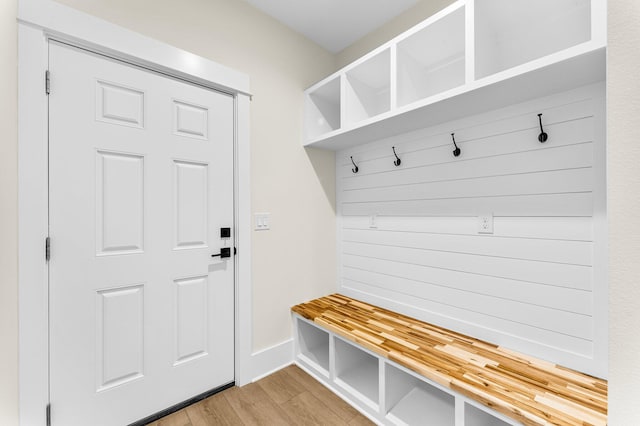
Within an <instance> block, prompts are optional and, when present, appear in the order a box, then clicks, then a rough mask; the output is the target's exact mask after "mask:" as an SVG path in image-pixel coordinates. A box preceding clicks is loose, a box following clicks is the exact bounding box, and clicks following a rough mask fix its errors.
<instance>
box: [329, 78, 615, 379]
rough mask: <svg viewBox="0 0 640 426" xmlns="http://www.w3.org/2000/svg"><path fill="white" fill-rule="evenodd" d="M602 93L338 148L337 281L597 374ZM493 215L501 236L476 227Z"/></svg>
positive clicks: (580, 93)
mask: <svg viewBox="0 0 640 426" xmlns="http://www.w3.org/2000/svg"><path fill="white" fill-rule="evenodd" d="M603 92H604V87H603V85H594V86H588V87H585V88H581V89H578V90H575V91H572V92H567V93H561V94H558V95H554V96H550V97H546V98H541V99H536V100H533V101H531V102H528V103H524V104H519V105H514V106H512V107H509V108H504V109H501V110H499V111H491V112H487V113H485V114H481V115H478V116H474V117H467V118H465V119H462V120H457V121H455V122H452V123H445V124H442V125H438V126H434V127H432V128H428V129H423V130H419V131H414V132H410V133H406V134H403V135H399V136H396V137H392V138H388V139H385V140H380V141H372V142H371V143H369V144H366V145H361V146H358V147H354V148H351V149H348V150H344V151H341V152H338V153H337V156H336V166H337V167H336V174H337V193H338V196H337V201H338V212H339V225H338V238H339V243H338V244H339V252H338V253H339V276H340V290H341V291H343V292H344V293H345V294H348V295H350V296H353V297H360V298H362V299H364V300H366V301H368V302H371V303H378V304H381V305H383V306H386V307H388V308H390V309H396V310H400V311H401V312H403V313H406V314H409V315H414V316H417V317H418V318H419V319H422V320H425V321H432V322H435V323H437V324H439V325H442V326H445V327H449V328H452V329H454V330H458V331H461V332H466V333H469V334H472V335H474V336H477V337H480V338H484V339H486V340H489V341H492V342H494V343H498V344H502V345H504V346H507V347H513V348H514V349H518V350H523V351H527V352H529V353H531V354H532V355H535V356H539V357H542V358H547V359H549V360H551V361H554V362H558V363H560V364H564V365H567V366H570V367H573V368H577V369H581V370H583V371H586V372H592V373H594V374H599V375H601V376H602V375H603V374H602V372H603V371H606V365H603V361H602V360H598V359H594V354H595V353H596V352H597V351H595V350H594V347H595V345H596V344H597V345H603V344H605V345H606V342H603V341H596V337H597V336H601V335H602V333H597V332H596V328H595V327H596V326H595V321H596V318H595V315H596V313H597V312H600V311H598V309H596V303H604V301H598V300H595V299H594V293H595V291H594V289H596V287H595V286H597V285H602V283H599V282H596V281H595V278H594V277H595V276H596V274H595V273H594V265H596V264H597V262H596V261H595V259H594V255H595V254H594V253H597V252H598V250H596V244H604V242H603V241H599V240H597V239H596V235H595V234H596V232H595V231H594V229H599V228H598V227H596V226H594V220H596V219H594V217H598V218H599V220H603V213H604V212H594V206H597V205H603V204H604V200H602V199H599V198H596V197H604V194H603V193H602V192H601V191H598V190H597V188H598V185H599V182H600V180H603V179H604V162H605V159H604V158H601V157H602V156H596V153H600V152H602V149H601V148H600V147H602V145H603V144H604V143H605V141H604V140H600V139H602V137H600V139H599V137H598V135H599V134H600V133H601V132H598V130H597V129H598V128H601V127H602V126H603V124H604V116H603V114H602V113H601V112H602V111H603V109H602V108H601V104H602V103H603V99H604V96H603ZM538 113H543V124H544V128H545V131H546V132H547V133H548V134H549V140H548V141H547V142H546V143H544V144H541V143H539V142H538V140H537V137H538V134H539V133H540V129H539V126H538V117H537V114H538ZM452 132H455V135H456V142H457V143H458V146H460V148H461V149H462V155H461V156H460V157H457V158H455V157H453V155H452V150H453V145H452V142H451V133H452ZM391 146H395V149H396V152H397V153H398V156H399V157H400V158H401V159H402V164H401V165H400V167H395V166H394V165H393V160H394V159H395V157H394V156H393V153H392V151H391ZM351 156H353V159H354V161H356V163H357V164H358V167H359V169H360V171H359V173H357V174H354V173H352V171H351V168H352V167H353V166H352V164H351V161H350V157H351ZM485 213H492V214H493V215H494V233H493V234H479V233H478V219H477V216H478V215H480V214H485ZM601 293H602V292H600V293H599V294H601Z"/></svg>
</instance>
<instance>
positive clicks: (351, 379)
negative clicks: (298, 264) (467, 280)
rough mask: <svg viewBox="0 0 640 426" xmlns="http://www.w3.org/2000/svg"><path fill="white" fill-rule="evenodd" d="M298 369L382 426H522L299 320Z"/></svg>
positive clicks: (301, 319)
mask: <svg viewBox="0 0 640 426" xmlns="http://www.w3.org/2000/svg"><path fill="white" fill-rule="evenodd" d="M293 318H294V327H295V339H294V340H295V342H296V349H295V351H296V353H295V361H296V364H297V365H298V366H300V367H301V368H302V369H304V370H305V371H306V372H308V373H309V374H311V375H312V376H313V377H315V378H316V379H317V380H319V381H320V382H322V383H323V384H324V385H325V386H327V387H328V388H329V389H331V390H332V391H333V392H334V393H336V394H337V395H339V396H340V397H342V398H343V399H344V400H345V401H347V402H349V403H350V404H351V405H353V406H354V407H356V408H357V409H358V410H359V411H361V412H362V413H363V414H365V415H366V416H367V417H369V418H370V419H371V420H373V421H375V422H376V423H378V424H382V425H433V426H508V425H520V423H518V422H516V421H514V420H512V419H509V418H507V417H505V416H503V415H501V414H499V413H497V412H494V411H491V410H490V409H488V408H487V407H485V406H483V405H481V404H478V403H477V402H475V401H472V400H470V399H468V398H466V397H464V396H462V395H460V394H457V393H455V392H454V391H452V390H450V389H447V388H445V387H442V386H440V385H438V384H437V383H434V382H432V381H430V380H429V379H427V378H425V377H423V376H420V375H418V374H416V373H414V372H413V371H410V370H408V369H406V368H404V367H402V366H400V365H398V364H396V363H395V362H393V361H390V360H388V359H385V358H382V357H380V356H379V355H377V354H375V353H373V352H370V351H368V350H366V349H364V348H363V347H362V346H358V345H355V344H353V343H351V342H349V341H347V340H344V339H343V338H341V337H339V336H337V335H336V334H334V333H332V332H330V331H327V330H325V329H321V328H319V327H317V326H316V325H315V324H313V323H311V322H310V321H308V320H306V319H304V318H302V317H300V316H298V315H294V316H293Z"/></svg>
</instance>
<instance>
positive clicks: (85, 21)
mask: <svg viewBox="0 0 640 426" xmlns="http://www.w3.org/2000/svg"><path fill="white" fill-rule="evenodd" d="M18 19H19V25H18V218H19V219H18V256H19V259H18V274H19V279H18V286H19V301H18V306H19V326H20V327H19V340H20V341H19V388H20V402H19V405H20V424H22V425H37V424H45V406H46V405H47V404H48V403H49V366H48V353H49V348H48V337H49V336H48V289H47V274H48V272H47V266H46V263H45V261H44V240H45V237H46V236H47V234H48V186H47V174H48V173H47V167H48V163H47V161H48V160H47V154H48V153H47V136H48V135H47V98H46V95H45V91H44V90H45V89H44V72H45V70H46V69H47V65H48V40H47V39H48V37H49V36H53V37H55V38H56V39H60V40H64V41H67V42H71V43H73V44H75V45H78V46H81V47H85V48H89V49H91V50H94V51H97V52H99V53H103V54H107V55H109V56H113V57H115V58H118V59H121V60H125V61H127V62H131V63H134V64H136V65H139V66H143V67H146V68H151V69H153V70H156V71H159V72H162V73H165V74H169V75H171V76H175V77H178V78H182V79H186V80H189V81H192V82H195V83H197V84H201V85H203V86H206V87H210V88H214V89H218V90H223V91H225V92H228V93H231V94H234V95H235V97H236V117H235V120H236V123H235V124H236V134H235V136H236V137H235V144H236V146H235V161H236V164H235V180H234V182H235V194H234V195H235V196H234V199H235V215H236V244H237V247H238V256H237V258H236V324H235V336H236V337H235V338H236V343H235V376H236V382H237V383H238V384H239V385H243V384H246V383H249V382H250V381H251V378H252V377H253V373H252V369H251V362H252V356H251V345H252V336H251V317H252V315H251V309H252V304H251V210H250V199H251V197H250V195H251V194H250V186H249V185H250V181H249V177H250V173H249V166H250V139H249V96H250V95H249V94H248V91H249V77H248V76H247V75H245V74H243V73H240V72H237V71H234V70H231V69H229V68H227V67H224V66H222V65H219V64H217V63H215V62H213V61H210V60H208V59H205V58H201V57H198V56H195V55H193V54H191V53H188V52H185V51H183V50H180V49H178V48H175V47H171V46H169V45H166V44H164V43H161V42H159V41H156V40H152V39H150V38H147V37H144V36H142V35H140V34H137V33H134V32H132V31H129V30H126V29H124V28H121V27H118V26H116V25H113V24H110V23H108V22H106V21H102V20H100V19H98V18H95V17H93V16H90V15H87V14H84V13H81V12H78V11H76V10H73V9H71V8H68V7H65V6H63V5H60V4H57V3H55V2H54V1H52V0H19V11H18Z"/></svg>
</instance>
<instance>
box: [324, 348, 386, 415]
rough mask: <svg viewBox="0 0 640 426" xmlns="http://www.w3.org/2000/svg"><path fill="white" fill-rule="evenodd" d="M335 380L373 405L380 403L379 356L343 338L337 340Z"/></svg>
mask: <svg viewBox="0 0 640 426" xmlns="http://www.w3.org/2000/svg"><path fill="white" fill-rule="evenodd" d="M335 357H336V361H335V363H336V364H335V365H336V367H335V372H336V374H335V380H336V383H337V384H338V385H340V386H342V387H343V388H345V389H346V390H347V391H349V392H350V393H352V394H354V395H355V396H356V397H358V398H360V399H362V401H363V402H364V403H365V404H367V405H369V406H372V407H377V405H378V395H379V383H378V376H379V374H378V364H379V362H378V358H377V357H375V356H373V355H370V354H368V353H367V352H365V351H363V350H362V349H359V348H357V347H355V346H353V345H351V344H349V343H346V342H344V341H343V340H342V339H339V338H337V339H336V340H335Z"/></svg>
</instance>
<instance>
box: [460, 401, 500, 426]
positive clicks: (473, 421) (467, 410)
mask: <svg viewBox="0 0 640 426" xmlns="http://www.w3.org/2000/svg"><path fill="white" fill-rule="evenodd" d="M464 426H510V425H509V423H507V422H505V421H502V420H500V419H498V418H496V417H494V416H492V415H491V414H489V413H487V412H486V411H482V410H480V409H478V408H476V407H474V406H473V405H470V404H464Z"/></svg>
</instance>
